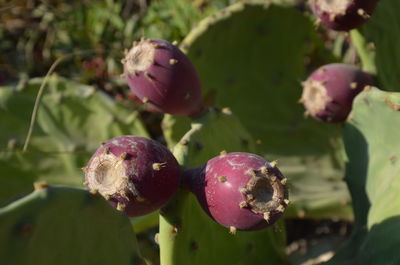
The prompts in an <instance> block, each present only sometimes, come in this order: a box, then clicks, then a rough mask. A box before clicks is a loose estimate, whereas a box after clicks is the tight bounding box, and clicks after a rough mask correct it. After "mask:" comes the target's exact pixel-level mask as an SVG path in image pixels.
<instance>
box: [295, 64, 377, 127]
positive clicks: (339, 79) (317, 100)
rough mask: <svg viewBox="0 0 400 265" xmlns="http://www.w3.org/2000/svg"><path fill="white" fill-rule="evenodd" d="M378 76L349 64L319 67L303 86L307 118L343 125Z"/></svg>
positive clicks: (303, 101)
mask: <svg viewBox="0 0 400 265" xmlns="http://www.w3.org/2000/svg"><path fill="white" fill-rule="evenodd" d="M373 83H374V77H373V76H372V75H370V74H368V73H366V72H363V71H361V70H360V69H359V68H357V67H355V66H352V65H346V64H338V63H335V64H328V65H325V66H322V67H320V68H318V69H317V70H316V71H315V72H313V73H312V74H311V75H310V76H309V77H308V79H307V80H306V81H305V82H303V83H302V85H303V94H302V96H301V99H300V102H301V103H303V105H304V107H305V108H306V112H305V114H306V115H311V116H312V117H314V118H316V119H318V120H321V121H326V122H343V121H345V120H346V119H347V116H348V115H349V113H350V111H351V108H352V103H353V99H354V98H355V96H357V94H358V93H360V92H361V91H362V90H363V89H364V88H365V87H366V86H372V85H373Z"/></svg>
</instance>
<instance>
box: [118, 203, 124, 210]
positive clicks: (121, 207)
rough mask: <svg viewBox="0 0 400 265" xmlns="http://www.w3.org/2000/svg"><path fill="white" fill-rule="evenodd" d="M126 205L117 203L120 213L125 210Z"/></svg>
mask: <svg viewBox="0 0 400 265" xmlns="http://www.w3.org/2000/svg"><path fill="white" fill-rule="evenodd" d="M125 207H126V205H125V204H123V203H120V202H118V203H117V210H118V211H123V210H124V209H125Z"/></svg>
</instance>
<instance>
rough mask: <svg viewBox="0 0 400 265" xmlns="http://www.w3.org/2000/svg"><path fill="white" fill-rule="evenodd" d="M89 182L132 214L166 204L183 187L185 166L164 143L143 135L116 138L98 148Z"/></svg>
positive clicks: (88, 172) (87, 172) (87, 173)
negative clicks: (181, 165)
mask: <svg viewBox="0 0 400 265" xmlns="http://www.w3.org/2000/svg"><path fill="white" fill-rule="evenodd" d="M84 171H85V185H86V187H87V188H88V189H90V190H91V191H94V192H99V193H100V194H101V195H102V196H103V197H105V198H106V199H107V200H108V201H109V202H110V203H111V204H112V205H113V206H114V207H116V208H117V209H118V210H124V211H125V213H126V214H127V215H128V216H130V217H135V216H141V215H145V214H148V213H150V212H152V211H154V210H156V209H158V208H160V207H162V206H163V205H164V204H165V203H167V201H168V200H169V199H170V198H171V197H172V195H173V194H174V193H175V192H176V191H177V189H178V187H179V181H180V174H181V169H180V167H179V165H178V162H177V161H176V159H175V157H174V156H173V155H172V153H171V152H170V151H169V150H168V149H167V148H166V147H164V146H163V145H161V144H160V143H158V142H156V141H154V140H151V139H147V138H144V137H139V136H120V137H116V138H112V139H110V140H109V141H107V142H106V143H104V144H102V146H101V147H100V148H99V149H97V151H96V152H95V153H94V155H93V156H92V158H91V159H90V161H89V163H88V165H87V167H85V168H84Z"/></svg>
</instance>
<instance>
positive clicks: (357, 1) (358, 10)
mask: <svg viewBox="0 0 400 265" xmlns="http://www.w3.org/2000/svg"><path fill="white" fill-rule="evenodd" d="M309 2H310V6H311V10H312V11H313V13H314V15H315V16H316V17H317V18H318V19H319V21H320V22H321V23H322V24H324V25H325V26H326V27H328V28H331V29H334V30H342V31H348V30H351V29H355V28H357V27H359V26H361V25H362V24H363V23H364V22H366V21H367V20H368V19H369V18H370V16H371V14H372V12H373V11H374V9H375V6H376V4H377V2H378V0H309Z"/></svg>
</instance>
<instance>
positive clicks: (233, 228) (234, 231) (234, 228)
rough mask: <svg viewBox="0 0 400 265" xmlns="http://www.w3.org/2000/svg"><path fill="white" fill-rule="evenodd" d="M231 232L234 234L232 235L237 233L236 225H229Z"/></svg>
mask: <svg viewBox="0 0 400 265" xmlns="http://www.w3.org/2000/svg"><path fill="white" fill-rule="evenodd" d="M229 233H230V234H232V235H235V234H236V227H234V226H230V227H229Z"/></svg>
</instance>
